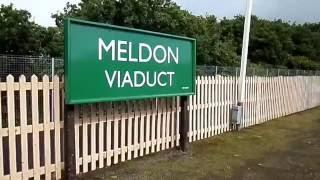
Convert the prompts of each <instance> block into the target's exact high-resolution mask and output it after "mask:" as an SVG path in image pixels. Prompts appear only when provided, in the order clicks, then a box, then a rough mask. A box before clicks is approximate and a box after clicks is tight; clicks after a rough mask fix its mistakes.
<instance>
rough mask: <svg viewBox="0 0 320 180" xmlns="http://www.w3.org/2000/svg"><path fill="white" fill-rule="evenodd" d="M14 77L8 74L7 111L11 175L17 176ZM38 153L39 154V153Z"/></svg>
mask: <svg viewBox="0 0 320 180" xmlns="http://www.w3.org/2000/svg"><path fill="white" fill-rule="evenodd" d="M13 84H14V77H13V76H12V75H9V76H7V112H8V129H9V152H10V153H9V159H10V161H9V162H10V166H9V167H10V175H11V177H12V178H17V159H16V135H15V131H14V129H15V112H14V110H15V104H14V88H13ZM37 155H38V154H37Z"/></svg>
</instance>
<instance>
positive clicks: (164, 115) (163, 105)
mask: <svg viewBox="0 0 320 180" xmlns="http://www.w3.org/2000/svg"><path fill="white" fill-rule="evenodd" d="M160 101H161V109H162V126H161V130H162V133H161V150H165V149H166V123H167V110H166V100H165V99H164V98H163V99H161V100H160Z"/></svg>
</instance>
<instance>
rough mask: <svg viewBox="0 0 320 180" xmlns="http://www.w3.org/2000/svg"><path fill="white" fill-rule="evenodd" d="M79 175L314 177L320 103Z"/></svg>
mask: <svg viewBox="0 0 320 180" xmlns="http://www.w3.org/2000/svg"><path fill="white" fill-rule="evenodd" d="M79 179H89V180H100V179H101V180H104V179H137V180H138V179H139V180H140V179H148V180H149V179H165V180H167V179H168V180H170V179H172V180H179V179H184V180H186V179H234V180H241V179H245V180H251V179H252V180H264V179H265V180H269V179H271V180H277V179H281V180H286V179H288V180H294V179H297V180H306V179H320V108H316V109H313V110H309V111H305V112H302V113H298V114H295V115H292V116H288V117H284V118H281V119H277V120H273V121H270V122H268V123H265V124H262V125H258V126H254V127H251V128H247V129H243V130H241V131H240V132H233V133H227V134H223V135H220V136H215V137H212V138H209V139H206V140H202V141H198V142H194V143H192V152H191V153H188V154H185V153H182V152H180V151H178V150H175V149H172V150H168V151H163V152H160V153H156V154H152V155H149V156H146V157H142V158H139V159H136V160H132V161H129V162H124V163H120V164H118V165H115V166H112V167H110V168H106V169H101V170H97V171H94V172H91V173H87V174H85V175H82V176H80V177H79Z"/></svg>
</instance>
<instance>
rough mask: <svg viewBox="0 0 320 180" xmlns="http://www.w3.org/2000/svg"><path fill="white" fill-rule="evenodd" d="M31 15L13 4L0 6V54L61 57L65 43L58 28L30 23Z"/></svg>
mask: <svg viewBox="0 0 320 180" xmlns="http://www.w3.org/2000/svg"><path fill="white" fill-rule="evenodd" d="M30 18H31V14H30V13H29V12H28V11H25V10H17V9H15V8H14V7H13V5H12V4H10V5H8V6H5V5H1V6H0V53H1V54H15V55H20V54H24V55H52V56H60V55H61V52H62V51H63V41H62V39H63V38H62V36H61V32H60V30H59V29H58V28H55V27H50V28H44V27H41V26H39V25H37V24H35V23H34V22H32V21H30Z"/></svg>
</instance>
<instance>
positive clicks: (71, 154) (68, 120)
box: [64, 104, 76, 180]
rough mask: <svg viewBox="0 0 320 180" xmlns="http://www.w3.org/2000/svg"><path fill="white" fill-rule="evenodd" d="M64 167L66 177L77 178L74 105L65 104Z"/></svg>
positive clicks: (72, 179)
mask: <svg viewBox="0 0 320 180" xmlns="http://www.w3.org/2000/svg"><path fill="white" fill-rule="evenodd" d="M64 139H65V141H64V151H65V154H64V167H65V179H66V180H74V179H76V156H75V133H74V105H68V104H65V105H64Z"/></svg>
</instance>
